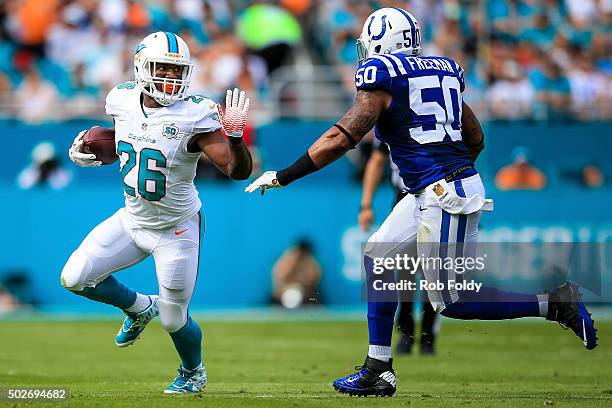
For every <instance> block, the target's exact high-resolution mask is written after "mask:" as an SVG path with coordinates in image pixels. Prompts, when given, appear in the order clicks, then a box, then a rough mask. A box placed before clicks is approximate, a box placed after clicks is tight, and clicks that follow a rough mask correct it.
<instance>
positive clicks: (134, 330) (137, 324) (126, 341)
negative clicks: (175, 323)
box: [115, 296, 159, 347]
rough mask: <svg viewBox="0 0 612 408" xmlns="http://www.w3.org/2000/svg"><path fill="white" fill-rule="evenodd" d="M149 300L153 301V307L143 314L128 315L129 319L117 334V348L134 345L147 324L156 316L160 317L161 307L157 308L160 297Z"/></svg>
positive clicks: (126, 319)
mask: <svg viewBox="0 0 612 408" xmlns="http://www.w3.org/2000/svg"><path fill="white" fill-rule="evenodd" d="M149 299H151V306H149V307H148V308H146V309H145V310H143V311H142V312H140V313H126V314H127V317H126V318H125V320H124V321H123V324H122V325H121V328H120V329H119V331H118V332H117V336H115V344H116V345H117V346H119V347H127V346H130V345H132V344H134V342H135V341H136V340H138V338H139V337H140V334H141V333H142V332H143V330H144V329H145V327H147V324H149V322H150V321H151V320H153V318H154V317H155V316H158V315H159V307H158V306H157V303H158V301H159V296H149Z"/></svg>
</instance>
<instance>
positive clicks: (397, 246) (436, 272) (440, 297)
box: [364, 174, 485, 312]
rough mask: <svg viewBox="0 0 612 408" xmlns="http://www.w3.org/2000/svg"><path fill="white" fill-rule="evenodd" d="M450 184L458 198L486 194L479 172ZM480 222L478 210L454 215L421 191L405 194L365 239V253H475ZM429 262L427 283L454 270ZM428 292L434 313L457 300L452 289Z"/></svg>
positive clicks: (449, 276) (429, 255)
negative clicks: (429, 199)
mask: <svg viewBox="0 0 612 408" xmlns="http://www.w3.org/2000/svg"><path fill="white" fill-rule="evenodd" d="M449 185H450V186H451V187H452V188H453V189H454V190H455V192H456V193H457V194H458V195H459V196H460V197H471V196H473V195H476V194H479V195H480V196H482V197H485V192H484V186H483V184H482V180H481V179H480V175H478V174H476V175H474V176H470V177H467V178H465V179H462V180H456V181H453V182H450V183H449ZM479 221H480V211H477V212H475V213H472V214H467V215H465V214H457V215H453V214H450V213H448V212H446V211H444V210H442V209H441V208H440V207H437V206H432V205H431V204H430V203H429V202H428V201H427V200H426V197H425V192H424V191H423V192H420V193H417V194H416V195H412V194H408V195H407V196H406V197H404V198H403V199H402V200H401V201H400V202H399V203H397V205H396V206H395V207H394V208H393V211H392V212H391V214H389V216H388V217H387V219H386V220H385V222H384V223H383V224H382V225H381V226H380V228H379V229H378V230H377V231H376V232H375V233H374V234H373V235H372V236H371V237H370V238H369V239H368V242H367V244H366V246H365V248H364V255H366V256H369V257H371V258H387V257H389V258H391V257H395V255H396V254H402V255H403V254H407V255H408V256H410V257H415V256H416V255H417V254H418V255H419V257H421V258H436V257H441V258H445V257H447V256H450V257H457V256H463V257H468V256H474V255H475V250H476V242H477V239H478V223H479ZM457 244H460V245H457ZM461 244H465V245H461ZM457 250H459V251H461V253H458V252H456V251H457ZM449 251H452V252H453V253H449ZM428 265H430V266H431V267H428V268H423V275H424V277H425V279H426V280H427V282H430V283H432V282H438V281H443V282H444V284H445V286H446V282H447V281H448V279H453V276H454V275H453V274H454V273H455V271H452V270H449V271H447V270H440V269H439V268H436V267H435V266H437V265H436V263H434V262H432V263H431V264H428ZM459 278H461V277H459ZM427 295H428V297H429V300H430V302H431V305H432V306H433V308H434V310H436V312H441V311H442V310H444V308H445V307H446V303H448V302H455V301H456V300H457V299H458V294H457V292H456V291H455V290H453V291H447V290H435V289H432V290H429V289H428V290H427Z"/></svg>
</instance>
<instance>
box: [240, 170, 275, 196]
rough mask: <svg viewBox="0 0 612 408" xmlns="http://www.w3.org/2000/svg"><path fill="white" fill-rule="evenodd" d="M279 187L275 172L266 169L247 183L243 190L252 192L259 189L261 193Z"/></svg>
mask: <svg viewBox="0 0 612 408" xmlns="http://www.w3.org/2000/svg"><path fill="white" fill-rule="evenodd" d="M280 187H282V186H281V185H280V184H279V183H278V180H277V178H276V172H275V171H266V172H265V173H264V174H262V175H261V176H259V178H258V179H257V180H255V181H254V182H252V183H251V184H249V186H248V187H247V188H245V189H244V191H245V192H247V193H252V192H254V191H256V190H258V189H259V190H260V191H261V195H263V194H264V193H265V192H266V190H269V189H271V188H280Z"/></svg>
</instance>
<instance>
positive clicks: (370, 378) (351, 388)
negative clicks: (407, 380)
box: [333, 357, 397, 397]
mask: <svg viewBox="0 0 612 408" xmlns="http://www.w3.org/2000/svg"><path fill="white" fill-rule="evenodd" d="M392 365H393V359H389V362H384V361H380V360H376V359H373V358H371V357H366V360H365V363H364V364H363V366H357V367H355V370H357V373H355V374H352V375H349V376H348V377H344V378H339V379H337V380H336V381H334V383H333V386H334V389H335V390H336V391H338V392H341V393H343V394H349V395H357V396H360V397H367V396H368V395H375V396H379V397H391V396H392V395H393V394H394V393H395V390H396V385H397V379H396V378H395V372H394V371H393V367H392Z"/></svg>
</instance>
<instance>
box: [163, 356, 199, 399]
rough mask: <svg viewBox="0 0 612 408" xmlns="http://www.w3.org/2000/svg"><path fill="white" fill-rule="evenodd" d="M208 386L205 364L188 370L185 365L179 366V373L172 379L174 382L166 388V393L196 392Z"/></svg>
mask: <svg viewBox="0 0 612 408" xmlns="http://www.w3.org/2000/svg"><path fill="white" fill-rule="evenodd" d="M204 387H206V368H204V364H203V363H200V365H199V366H198V367H196V368H194V369H193V370H187V369H186V368H183V366H182V365H181V366H179V369H178V375H177V376H176V378H175V379H174V381H172V384H170V385H169V386H168V388H166V389H165V390H164V394H185V393H190V394H196V393H198V392H200V391H202V390H203V389H204Z"/></svg>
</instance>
